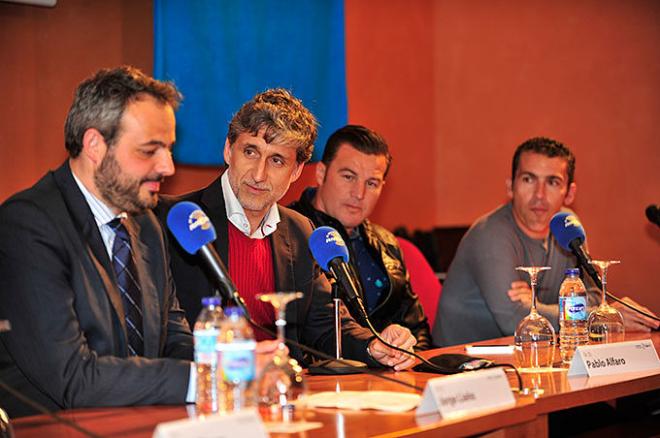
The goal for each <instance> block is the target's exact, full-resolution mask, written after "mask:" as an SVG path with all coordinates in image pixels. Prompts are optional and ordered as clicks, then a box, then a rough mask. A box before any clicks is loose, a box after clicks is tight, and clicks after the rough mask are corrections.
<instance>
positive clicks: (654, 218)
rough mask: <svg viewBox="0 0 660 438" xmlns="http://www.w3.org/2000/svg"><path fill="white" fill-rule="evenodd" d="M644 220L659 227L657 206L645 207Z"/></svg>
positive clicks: (659, 214) (659, 217)
mask: <svg viewBox="0 0 660 438" xmlns="http://www.w3.org/2000/svg"><path fill="white" fill-rule="evenodd" d="M645 212H646V218H647V219H648V220H649V221H651V222H652V223H654V224H657V225H660V209H659V208H658V206H657V205H649V206H648V207H646V210H645Z"/></svg>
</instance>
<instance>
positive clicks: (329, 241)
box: [308, 227, 349, 271]
mask: <svg viewBox="0 0 660 438" xmlns="http://www.w3.org/2000/svg"><path fill="white" fill-rule="evenodd" d="M308 243H309V250H310V251H311V252H312V256H313V257H314V260H316V263H318V264H319V266H321V268H323V270H324V271H328V270H329V268H328V264H329V263H330V261H332V260H334V259H336V258H337V257H341V258H342V259H343V260H344V262H346V263H348V259H349V256H348V248H347V247H346V242H344V239H342V237H341V234H339V231H337V230H335V229H334V228H332V227H318V228H317V229H315V230H314V231H313V232H312V235H311V236H309V241H308Z"/></svg>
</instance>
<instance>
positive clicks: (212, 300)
mask: <svg viewBox="0 0 660 438" xmlns="http://www.w3.org/2000/svg"><path fill="white" fill-rule="evenodd" d="M221 302H222V301H221V299H220V297H219V296H217V295H216V296H212V297H204V298H202V306H204V307H209V306H219V305H220V303H221Z"/></svg>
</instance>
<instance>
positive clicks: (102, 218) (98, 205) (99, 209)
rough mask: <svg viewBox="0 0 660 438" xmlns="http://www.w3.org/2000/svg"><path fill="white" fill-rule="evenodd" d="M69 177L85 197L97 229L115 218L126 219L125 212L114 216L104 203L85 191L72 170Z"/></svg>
mask: <svg viewBox="0 0 660 438" xmlns="http://www.w3.org/2000/svg"><path fill="white" fill-rule="evenodd" d="M71 175H73V179H74V181H75V182H76V184H77V185H78V188H79V189H80V191H81V192H82V194H83V196H84V197H85V201H87V205H89V208H90V210H92V215H94V220H95V221H96V225H97V226H98V227H100V226H101V225H105V224H107V223H108V222H110V221H111V220H113V219H114V218H116V217H118V218H121V219H124V218H126V217H128V215H127V214H126V212H121V213H119V214H115V213H114V212H113V211H112V209H111V208H110V207H108V205H107V204H106V203H105V202H103V201H101V200H100V199H99V198H97V197H96V196H94V194H93V193H92V192H90V191H89V190H87V187H85V185H84V184H83V183H82V181H80V180H79V179H78V177H77V176H76V174H75V173H74V172H73V170H72V171H71Z"/></svg>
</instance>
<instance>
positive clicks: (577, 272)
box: [564, 268, 580, 276]
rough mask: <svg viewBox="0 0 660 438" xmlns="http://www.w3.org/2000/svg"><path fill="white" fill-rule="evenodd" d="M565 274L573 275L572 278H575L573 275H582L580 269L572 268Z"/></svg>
mask: <svg viewBox="0 0 660 438" xmlns="http://www.w3.org/2000/svg"><path fill="white" fill-rule="evenodd" d="M564 274H566V275H571V276H573V275H575V276H578V275H580V270H579V269H578V268H570V269H567V270H566V272H564Z"/></svg>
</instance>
